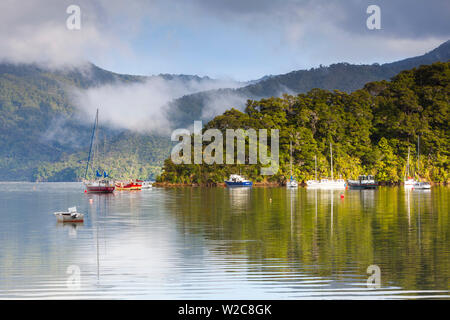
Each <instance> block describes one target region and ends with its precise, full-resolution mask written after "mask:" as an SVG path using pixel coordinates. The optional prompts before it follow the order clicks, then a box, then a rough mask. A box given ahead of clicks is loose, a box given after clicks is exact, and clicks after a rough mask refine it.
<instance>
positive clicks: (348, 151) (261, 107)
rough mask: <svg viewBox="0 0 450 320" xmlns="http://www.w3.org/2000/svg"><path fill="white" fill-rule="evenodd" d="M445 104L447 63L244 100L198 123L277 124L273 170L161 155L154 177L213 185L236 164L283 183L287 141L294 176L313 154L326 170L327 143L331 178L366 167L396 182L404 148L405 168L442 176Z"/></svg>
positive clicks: (309, 175)
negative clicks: (351, 88) (350, 84)
mask: <svg viewBox="0 0 450 320" xmlns="http://www.w3.org/2000/svg"><path fill="white" fill-rule="evenodd" d="M449 111H450V63H449V62H447V63H435V64H432V65H429V66H421V67H419V68H417V69H412V70H408V71H403V72H401V73H400V74H398V75H396V76H395V77H394V78H393V79H392V81H390V82H388V81H385V80H383V81H377V82H371V83H368V84H366V85H365V86H364V88H363V89H361V90H357V91H355V92H353V93H346V92H343V91H339V90H334V91H328V90H323V89H313V90H311V91H309V92H308V93H306V94H299V95H295V96H294V95H287V94H286V95H283V97H282V98H274V97H272V98H269V99H261V100H258V101H255V100H249V101H248V102H247V106H246V109H245V112H240V111H238V110H236V109H231V110H228V111H226V112H225V113H224V114H223V115H220V116H217V117H215V118H214V119H213V120H212V121H210V122H209V123H208V124H207V125H206V126H205V129H207V128H218V129H220V130H221V131H222V132H223V133H225V129H228V128H232V129H238V128H242V129H249V128H254V129H263V128H267V129H269V128H273V129H279V130H280V170H279V172H278V173H277V174H276V175H273V176H261V175H260V170H259V169H260V165H259V164H258V165H240V166H237V165H216V164H215V165H194V164H192V165H186V164H181V165H174V164H173V162H172V161H171V160H170V159H167V160H166V161H165V165H164V172H163V174H162V176H161V178H160V181H163V182H170V183H199V184H214V183H221V182H223V181H224V179H225V178H226V177H228V176H229V174H231V173H236V172H237V173H239V171H241V172H242V174H243V175H246V176H247V177H249V178H251V179H252V180H254V181H263V180H264V179H267V181H276V182H280V183H283V182H284V181H285V180H286V178H288V177H289V159H290V157H289V143H290V141H292V144H293V164H294V175H295V176H296V177H297V179H298V180H300V181H305V180H308V179H313V178H314V156H315V155H316V156H317V162H318V176H319V177H328V176H329V175H330V156H329V144H330V143H332V145H333V155H334V156H333V158H334V173H335V177H336V176H341V177H342V178H346V179H350V178H356V177H357V176H358V175H360V174H374V175H375V176H376V178H377V179H378V180H379V181H381V182H386V183H396V182H400V181H402V180H403V178H404V176H405V169H406V159H407V153H408V147H410V149H411V168H410V169H411V172H412V174H415V175H416V177H417V178H419V177H420V178H422V179H426V180H429V181H434V182H446V183H448V182H449V181H450V173H449V165H450V162H449V160H450V159H449V156H450V150H449V146H450V126H449V120H450V119H449ZM418 136H420V159H419V161H418V159H417V144H416V143H417V138H418ZM224 140H225V134H224ZM224 144H225V143H224ZM205 145H207V143H205ZM224 154H225V150H224ZM247 157H248V154H247ZM247 162H248V159H247ZM417 165H419V168H417Z"/></svg>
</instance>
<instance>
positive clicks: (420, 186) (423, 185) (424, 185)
mask: <svg viewBox="0 0 450 320" xmlns="http://www.w3.org/2000/svg"><path fill="white" fill-rule="evenodd" d="M413 188H414V189H416V190H428V189H431V184H429V183H428V182H420V181H419V182H416V183H415V184H414V185H413Z"/></svg>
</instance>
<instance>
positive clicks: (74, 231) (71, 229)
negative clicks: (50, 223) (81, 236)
mask: <svg viewBox="0 0 450 320" xmlns="http://www.w3.org/2000/svg"><path fill="white" fill-rule="evenodd" d="M56 227H57V228H61V229H63V230H67V234H68V236H69V238H71V239H76V238H77V237H78V231H79V230H81V229H82V228H83V227H84V223H83V222H77V223H71V222H66V223H57V224H56Z"/></svg>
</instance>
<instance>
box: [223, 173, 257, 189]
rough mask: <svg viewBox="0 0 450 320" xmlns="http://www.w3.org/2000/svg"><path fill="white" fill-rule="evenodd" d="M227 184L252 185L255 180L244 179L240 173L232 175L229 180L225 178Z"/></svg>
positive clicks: (237, 185)
mask: <svg viewBox="0 0 450 320" xmlns="http://www.w3.org/2000/svg"><path fill="white" fill-rule="evenodd" d="M225 184H226V185H227V187H252V186H253V182H251V181H250V180H247V179H244V178H243V177H241V176H240V175H238V174H232V175H230V179H229V180H225Z"/></svg>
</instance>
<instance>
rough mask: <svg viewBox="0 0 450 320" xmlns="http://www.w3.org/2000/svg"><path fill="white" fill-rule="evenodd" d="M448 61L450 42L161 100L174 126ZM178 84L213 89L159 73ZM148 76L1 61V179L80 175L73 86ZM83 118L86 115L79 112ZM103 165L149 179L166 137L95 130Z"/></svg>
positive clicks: (83, 144) (81, 131) (80, 139)
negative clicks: (248, 104) (381, 59)
mask: <svg viewBox="0 0 450 320" xmlns="http://www.w3.org/2000/svg"><path fill="white" fill-rule="evenodd" d="M449 59H450V42H449V41H447V42H446V43H444V44H442V45H441V46H440V47H438V48H436V49H435V50H433V51H431V52H429V53H427V54H425V55H423V56H420V57H414V58H410V59H406V60H402V61H398V62H394V63H389V64H384V65H377V64H374V65H351V64H347V63H339V64H334V65H331V66H329V67H321V68H315V69H310V70H300V71H293V72H290V73H287V74H284V75H275V76H272V75H271V76H265V77H263V78H261V79H258V80H255V81H250V82H248V83H245V84H244V83H241V84H235V86H234V87H239V86H241V85H245V86H243V87H240V88H237V89H230V88H223V89H217V90H209V91H203V92H198V93H195V94H189V95H186V96H183V97H181V98H179V99H176V100H174V101H172V102H171V103H169V105H168V106H167V114H168V118H169V119H170V120H171V121H172V123H173V126H174V127H180V126H181V127H186V126H188V125H191V124H192V122H193V120H198V119H201V118H206V119H210V118H213V117H214V116H215V115H217V114H221V113H222V112H223V111H224V110H225V109H229V108H231V107H240V108H242V107H243V106H244V105H245V101H246V100H247V99H260V98H264V97H271V96H280V95H281V94H282V93H290V94H297V93H302V92H307V91H309V90H311V89H312V88H322V89H328V90H332V89H338V90H341V91H346V92H351V91H354V90H356V89H359V88H362V87H363V86H364V84H365V83H367V82H371V81H379V80H383V79H389V78H391V77H392V76H394V75H395V74H397V73H398V72H399V71H401V70H404V69H410V68H412V67H415V66H419V65H421V64H430V63H432V62H435V61H448V60H449ZM152 77H162V78H163V79H166V80H173V79H176V80H179V81H180V82H181V83H183V82H188V81H192V80H195V81H197V82H199V83H201V84H205V86H204V87H208V86H209V87H217V84H218V82H216V80H215V79H211V78H209V77H198V76H195V75H170V74H162V75H159V76H152ZM152 77H145V76H134V75H123V74H117V73H114V72H110V71H107V70H104V69H102V68H99V67H97V66H95V65H93V64H89V65H87V66H85V67H83V68H73V69H68V70H48V69H45V68H41V67H39V66H36V65H26V64H19V65H17V64H6V63H3V64H0V180H32V181H35V180H39V181H46V180H50V181H68V180H70V181H72V180H77V179H79V178H80V177H81V176H82V172H83V170H82V168H83V166H84V161H85V159H86V156H87V154H86V152H87V149H88V144H89V138H90V132H91V129H92V123H91V121H86V120H84V121H81V120H80V119H81V117H80V115H79V113H80V111H79V110H78V109H76V108H75V107H74V106H73V105H72V104H71V99H70V96H69V95H70V90H71V89H72V88H78V89H89V88H93V87H97V86H102V85H105V84H113V83H140V82H144V81H146V80H148V79H150V78H152ZM83 119H86V117H84V118H83ZM100 129H101V130H100V132H101V140H102V141H103V142H104V150H105V163H104V164H103V165H104V166H105V168H110V169H111V170H112V172H113V173H114V174H115V176H116V177H119V176H120V177H140V178H143V179H146V178H148V177H154V176H155V174H157V173H158V172H159V168H160V167H161V165H162V163H163V160H164V159H165V158H166V157H167V155H168V153H169V151H170V147H171V142H170V141H169V139H168V137H167V136H157V135H154V134H153V135H151V134H143V133H136V132H131V131H128V130H122V129H116V128H108V127H104V126H102V127H101V128H100Z"/></svg>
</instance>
